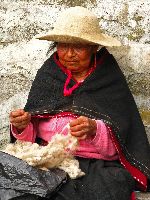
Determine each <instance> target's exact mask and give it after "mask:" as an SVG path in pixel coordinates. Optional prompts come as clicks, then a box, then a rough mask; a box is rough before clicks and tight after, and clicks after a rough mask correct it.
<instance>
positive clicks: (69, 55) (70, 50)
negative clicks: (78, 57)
mask: <svg viewBox="0 0 150 200" xmlns="http://www.w3.org/2000/svg"><path fill="white" fill-rule="evenodd" d="M66 54H67V56H68V57H72V56H74V55H75V50H74V48H73V47H68V48H67V52H66Z"/></svg>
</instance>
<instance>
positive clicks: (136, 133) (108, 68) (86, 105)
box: [25, 48, 150, 178]
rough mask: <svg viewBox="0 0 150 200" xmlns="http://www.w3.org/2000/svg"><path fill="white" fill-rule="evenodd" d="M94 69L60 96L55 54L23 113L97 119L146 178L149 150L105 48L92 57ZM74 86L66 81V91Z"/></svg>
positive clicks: (42, 70)
mask: <svg viewBox="0 0 150 200" xmlns="http://www.w3.org/2000/svg"><path fill="white" fill-rule="evenodd" d="M96 60H97V64H96V69H95V71H94V72H93V73H92V74H90V76H88V77H87V78H86V80H85V81H84V82H83V84H82V85H81V86H80V87H79V88H77V89H76V90H75V91H74V92H73V94H72V95H70V96H67V97H65V96H64V95H63V89H64V84H65V81H66V78H67V74H65V73H64V72H63V70H62V69H61V68H60V67H59V65H60V63H59V61H58V59H57V53H56V52H55V53H54V54H53V55H52V56H51V57H50V58H49V59H48V60H47V61H46V62H45V63H44V64H43V66H42V67H41V68H40V69H39V70H38V72H37V75H36V77H35V80H34V82H33V84H32V87H31V90H30V93H29V97H28V101H27V104H26V106H25V110H26V111H29V112H31V113H32V114H33V115H36V114H43V115H44V113H49V114H50V115H54V114H56V113H61V112H62V111H68V112H72V113H75V114H78V115H84V116H87V117H90V118H95V119H101V120H103V121H104V122H105V123H106V124H107V125H108V126H110V127H111V129H112V131H113V134H114V136H115V138H116V139H117V141H118V143H119V145H120V147H121V150H122V152H123V155H124V156H125V158H126V160H127V161H128V162H130V164H131V165H132V166H134V167H136V168H137V169H138V170H140V171H141V172H142V173H143V174H144V175H146V176H147V177H148V178H150V147H149V143H148V139H147V136H146V133H145V129H144V125H143V123H142V120H141V117H140V115H139V112H138V109H137V106H136V104H135V101H134V99H133V96H132V94H131V92H130V90H129V88H128V85H127V83H126V80H125V77H124V75H123V73H122V72H121V70H120V68H119V67H118V64H117V62H116V60H115V59H114V57H113V56H112V55H111V54H109V52H108V51H107V49H106V48H102V49H101V50H100V51H99V52H97V54H96ZM74 84H75V82H74V81H73V80H71V81H70V84H69V87H72V86H73V85H74Z"/></svg>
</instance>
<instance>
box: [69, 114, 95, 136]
mask: <svg viewBox="0 0 150 200" xmlns="http://www.w3.org/2000/svg"><path fill="white" fill-rule="evenodd" d="M96 129H97V125H96V121H95V120H92V119H90V118H88V117H84V116H81V117H79V118H77V119H75V120H72V121H71V122H70V131H71V134H72V135H73V136H75V137H77V138H80V139H85V138H87V137H89V136H93V135H95V134H96Z"/></svg>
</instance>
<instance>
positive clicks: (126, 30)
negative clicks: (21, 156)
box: [0, 0, 150, 200]
mask: <svg viewBox="0 0 150 200" xmlns="http://www.w3.org/2000/svg"><path fill="white" fill-rule="evenodd" d="M77 5H78V6H79V5H81V6H86V7H88V8H89V9H90V10H92V11H93V12H95V14H96V15H97V16H98V17H99V22H100V26H101V29H102V32H104V33H106V34H109V35H112V36H114V37H117V38H118V39H120V40H121V42H122V46H121V47H117V48H108V49H109V51H110V52H111V53H112V54H113V55H114V56H115V58H116V59H117V61H118V63H119V65H120V67H121V69H122V71H123V73H124V75H125V76H126V79H127V82H128V84H129V87H130V88H131V91H132V93H133V95H134V98H135V101H136V103H137V106H138V108H139V111H140V113H141V117H142V119H143V122H144V124H145V128H146V132H147V135H148V138H149V141H150V70H149V66H150V17H149V13H150V1H149V0H136V1H134V0H86V1H84V0H77V1H74V0H63V1H62V0H52V1H49V0H1V1H0V61H1V65H0V88H1V95H0V147H1V148H2V147H3V146H4V145H5V144H6V143H7V142H8V141H9V112H10V111H11V110H14V109H16V108H23V106H24V104H25V102H26V98H27V95H28V91H29V89H30V86H31V83H32V81H33V79H34V76H35V74H36V71H37V69H38V68H39V67H40V66H41V65H42V63H43V62H44V60H45V59H46V58H47V57H48V56H47V55H46V53H47V50H48V47H49V44H50V43H48V42H42V41H38V40H35V39H33V38H34V36H35V35H36V34H39V33H41V32H47V31H48V30H50V29H52V28H53V24H54V22H55V19H56V17H57V16H58V13H59V12H61V11H62V10H64V9H65V8H66V7H70V6H77ZM148 196H149V195H148V194H141V193H140V194H138V195H137V199H141V200H144V199H150V197H148Z"/></svg>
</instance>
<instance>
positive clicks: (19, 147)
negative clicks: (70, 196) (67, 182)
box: [4, 131, 85, 179]
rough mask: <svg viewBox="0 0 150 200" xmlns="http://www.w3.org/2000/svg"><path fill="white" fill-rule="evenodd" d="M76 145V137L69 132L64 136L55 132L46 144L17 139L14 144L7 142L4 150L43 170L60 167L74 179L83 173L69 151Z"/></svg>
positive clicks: (73, 149)
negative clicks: (40, 144)
mask: <svg viewBox="0 0 150 200" xmlns="http://www.w3.org/2000/svg"><path fill="white" fill-rule="evenodd" d="M62 132H63V131H62ZM77 145H78V141H77V139H76V138H75V137H73V136H72V135H71V134H70V133H69V134H68V135H66V136H65V135H62V134H58V133H57V134H55V135H54V136H53V137H52V140H51V141H50V142H49V143H48V145H47V146H39V145H38V144H37V143H31V142H23V141H19V140H17V141H16V142H15V143H14V144H8V145H7V146H6V149H5V150H4V152H5V153H8V154H10V155H13V156H15V157H17V158H19V159H22V160H24V161H26V162H27V163H28V164H29V165H32V166H36V167H38V168H40V169H43V170H48V169H49V168H60V169H62V170H64V171H65V172H67V173H68V174H69V176H70V178H72V179H75V178H77V177H80V176H83V175H85V173H84V172H82V171H81V169H80V168H79V162H78V160H76V159H75V158H74V157H73V155H72V153H71V152H73V151H75V149H76V147H77Z"/></svg>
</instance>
